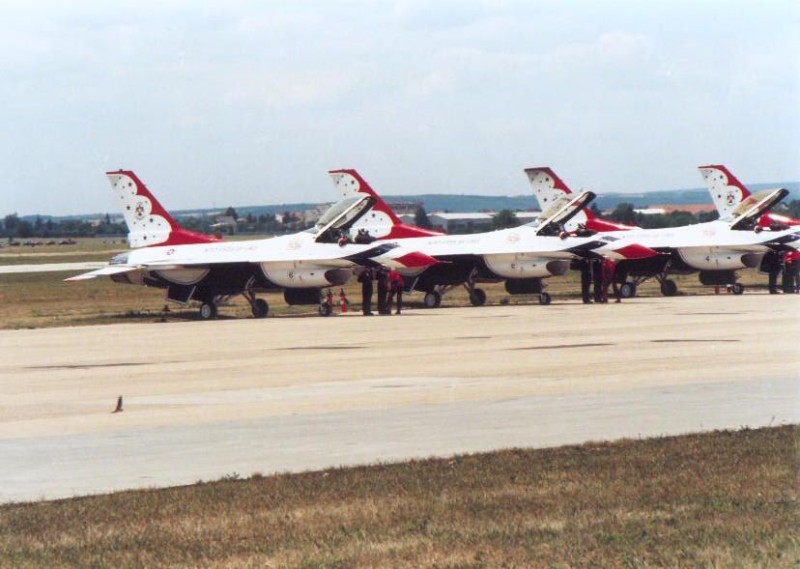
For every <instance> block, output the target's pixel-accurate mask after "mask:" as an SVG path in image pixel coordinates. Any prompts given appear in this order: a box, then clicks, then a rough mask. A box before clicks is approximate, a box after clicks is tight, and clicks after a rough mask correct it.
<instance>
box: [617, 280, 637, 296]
mask: <svg viewBox="0 0 800 569" xmlns="http://www.w3.org/2000/svg"><path fill="white" fill-rule="evenodd" d="M619 295H620V296H621V297H622V298H633V297H634V296H636V284H635V283H632V282H631V281H627V282H624V283H622V284H621V285H620V287H619Z"/></svg>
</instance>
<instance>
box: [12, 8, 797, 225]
mask: <svg viewBox="0 0 800 569" xmlns="http://www.w3.org/2000/svg"><path fill="white" fill-rule="evenodd" d="M0 116H2V129H1V130H0V216H2V215H6V214H8V213H12V212H13V213H18V214H19V215H31V214H36V213H41V214H49V215H70V214H80V213H90V212H105V211H110V212H114V208H115V204H114V201H113V200H112V196H111V191H110V187H109V185H108V182H107V180H106V178H105V174H104V173H105V172H106V171H108V170H116V169H120V168H123V169H130V170H133V171H135V172H136V173H137V174H138V175H139V177H140V178H141V179H142V180H143V181H144V182H145V183H146V184H147V185H148V187H149V188H150V189H151V190H152V191H153V192H154V193H155V194H156V195H157V196H158V197H159V199H160V201H161V202H162V203H163V205H164V206H165V207H166V208H167V209H193V208H207V207H226V206H228V205H233V206H246V205H258V204H272V203H292V202H326V201H333V200H335V199H336V195H335V193H334V189H333V185H332V184H331V183H330V181H329V179H328V176H327V171H328V170H332V169H337V168H357V169H358V170H359V171H360V172H361V174H362V175H363V176H364V177H365V178H366V179H367V180H368V181H369V182H370V183H371V185H372V186H373V187H374V188H375V189H376V190H377V191H378V192H380V193H384V194H395V195H396V194H400V195H403V194H420V193H466V194H485V195H521V194H526V193H528V192H529V191H530V190H529V187H528V183H527V178H526V177H525V175H524V173H523V169H524V168H526V167H531V166H550V167H552V168H554V169H555V171H556V172H557V173H559V175H560V176H561V177H562V178H563V179H564V180H565V182H567V184H569V185H570V186H571V187H573V189H591V190H593V191H595V192H597V193H602V192H612V191H614V192H617V191H622V192H642V191H648V190H665V189H679V188H692V187H700V186H701V178H700V176H699V174H698V172H697V166H699V165H702V164H709V163H724V164H726V165H728V167H729V168H730V169H731V170H732V171H733V172H734V173H735V174H736V175H737V176H738V177H739V178H740V179H741V180H742V181H743V182H745V183H748V182H750V183H756V182H773V181H776V182H777V181H796V180H800V168H799V166H800V3H798V2H796V1H794V0H783V1H781V0H775V1H770V0H765V1H762V2H752V1H740V0H724V1H711V0H693V1H684V0H668V1H660V0H652V1H624V2H623V1H615V0H594V1H568V0H562V1H556V0H546V1H545V0H521V1H514V0H464V1H446V0H438V1H434V0H431V1H422V0H395V1H377V0H372V1H370V0H361V1H356V0H353V1H322V0H318V1H301V0H287V1H263V0H262V1H247V0H226V1H224V2H220V1H219V0H213V1H209V0H185V1H184V0H176V1H170V0H160V1H158V2H150V1H148V0H133V1H130V0H118V1H115V2H107V1H95V0H71V1H70V2H62V1H60V0H58V1H56V0H43V1H36V0H28V1H26V2H17V1H16V0H11V1H6V2H3V3H2V5H0Z"/></svg>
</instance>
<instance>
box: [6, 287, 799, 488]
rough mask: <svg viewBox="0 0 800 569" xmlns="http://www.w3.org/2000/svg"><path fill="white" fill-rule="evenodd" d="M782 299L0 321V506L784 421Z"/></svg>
mask: <svg viewBox="0 0 800 569" xmlns="http://www.w3.org/2000/svg"><path fill="white" fill-rule="evenodd" d="M799 310H800V297H798V296H788V295H787V296H786V297H770V296H768V295H759V294H750V295H744V296H738V297H737V296H733V295H719V296H704V297H686V298H680V297H677V298H645V299H635V300H632V301H629V302H625V303H623V304H621V305H614V304H612V305H604V306H600V305H592V306H584V305H581V304H575V303H565V304H559V305H551V306H548V307H542V306H538V305H537V306H493V307H482V308H471V307H470V308H457V309H440V310H433V311H428V310H416V311H410V312H408V313H407V314H404V315H402V316H399V317H396V316H391V317H373V318H364V317H361V316H356V315H352V316H347V317H341V316H339V317H332V318H327V319H325V318H319V317H302V318H269V319H266V320H253V319H243V320H224V321H216V322H188V323H186V322H175V323H165V324H159V323H153V324H132V325H113V326H96V327H83V328H62V329H42V330H9V331H0V350H1V351H2V354H3V357H2V359H1V360H0V456H2V457H3V459H2V460H0V501H3V502H9V501H22V500H35V499H40V498H58V497H68V496H73V495H83V494H90V493H98V492H107V491H112V490H118V489H125V488H138V487H150V486H167V485H176V484H189V483H193V482H195V481H197V480H201V479H202V480H212V479H216V478H220V477H222V476H226V475H231V474H234V473H236V474H239V475H242V476H249V475H251V474H253V473H256V472H260V473H264V474H267V473H271V472H282V471H298V470H305V469H308V468H323V467H327V466H336V465H350V464H360V463H365V462H374V461H378V460H399V459H403V458H408V457H425V456H430V455H449V454H453V453H456V452H474V451H483V450H491V449H496V448H505V447H510V446H523V447H541V446H554V445H560V444H567V443H578V442H583V441H586V440H599V439H616V438H620V437H639V436H652V435H662V434H677V433H683V432H689V431H699V430H708V429H716V428H739V427H744V426H750V427H756V426H762V425H767V424H780V423H787V422H793V423H796V422H800V391H799V387H798V386H800V382H798V379H800V359H798V357H797V338H798V332H800V324H799V322H800V320H798V315H800V312H798V311H799ZM119 395H122V396H123V398H124V409H125V410H124V412H122V413H117V414H112V413H111V411H112V410H113V409H114V406H115V404H116V400H117V396H119Z"/></svg>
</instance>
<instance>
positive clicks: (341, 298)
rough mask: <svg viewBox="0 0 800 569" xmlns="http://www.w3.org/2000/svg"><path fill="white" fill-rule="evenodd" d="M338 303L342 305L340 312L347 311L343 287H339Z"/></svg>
mask: <svg viewBox="0 0 800 569" xmlns="http://www.w3.org/2000/svg"><path fill="white" fill-rule="evenodd" d="M339 304H341V306H342V314H344V313H346V312H347V304H348V301H347V295H346V294H345V293H344V289H343V288H340V289H339Z"/></svg>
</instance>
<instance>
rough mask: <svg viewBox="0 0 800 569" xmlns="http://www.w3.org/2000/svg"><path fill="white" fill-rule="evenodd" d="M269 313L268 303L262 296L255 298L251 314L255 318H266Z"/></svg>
mask: <svg viewBox="0 0 800 569" xmlns="http://www.w3.org/2000/svg"><path fill="white" fill-rule="evenodd" d="M267 314H269V304H267V301H266V300H264V299H263V298H257V299H256V301H255V302H254V303H253V316H254V317H256V318H266V316H267Z"/></svg>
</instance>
